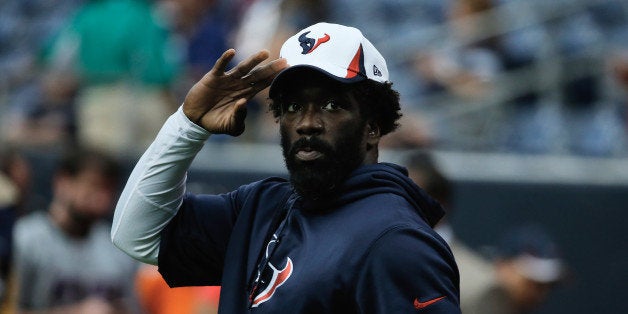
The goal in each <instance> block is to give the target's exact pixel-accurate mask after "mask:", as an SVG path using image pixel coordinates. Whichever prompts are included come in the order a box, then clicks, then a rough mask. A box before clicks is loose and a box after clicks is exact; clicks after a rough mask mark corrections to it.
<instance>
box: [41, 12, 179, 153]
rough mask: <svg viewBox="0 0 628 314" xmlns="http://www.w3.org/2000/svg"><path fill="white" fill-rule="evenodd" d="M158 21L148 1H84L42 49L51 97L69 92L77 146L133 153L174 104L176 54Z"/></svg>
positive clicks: (165, 27) (145, 143) (145, 142)
mask: <svg viewBox="0 0 628 314" xmlns="http://www.w3.org/2000/svg"><path fill="white" fill-rule="evenodd" d="M164 20H165V19H164ZM163 22H164V21H162V20H160V19H159V18H158V15H157V14H156V10H155V8H154V4H153V3H152V1H144V0H88V1H85V2H84V3H83V4H82V5H81V6H80V7H79V8H78V11H77V12H76V14H75V15H74V16H73V17H72V18H71V19H69V20H68V21H67V23H66V24H65V25H64V27H63V29H62V30H61V31H60V32H59V34H58V35H57V36H56V37H55V38H54V40H52V43H51V44H50V45H49V46H48V48H47V49H46V51H45V57H44V59H45V62H46V69H45V71H46V76H47V77H48V79H47V82H48V83H50V85H52V86H53V87H51V88H47V90H48V91H49V97H75V99H76V101H75V102H74V105H75V108H76V125H77V130H76V131H77V132H76V133H77V141H78V143H79V144H80V145H81V146H83V147H95V148H97V149H99V150H102V151H104V152H107V153H109V154H112V155H114V156H116V157H135V156H136V155H139V154H140V153H141V151H143V149H145V148H146V147H147V146H148V144H150V141H151V140H152V138H153V135H154V133H155V132H156V131H157V130H159V127H160V126H161V124H162V123H163V121H165V119H166V118H167V117H168V115H169V114H171V113H172V111H174V109H175V107H176V103H177V102H176V101H174V99H172V94H171V87H172V83H173V81H174V79H175V78H176V77H177V75H179V72H180V66H181V57H180V56H181V55H182V53H181V51H180V48H179V47H178V46H177V45H176V43H175V41H174V38H173V35H172V31H171V29H170V28H169V27H170V25H167V24H166V25H164V23H163ZM60 91H62V92H63V93H64V94H65V95H57V94H58V93H59V92H60ZM74 94H75V95H74Z"/></svg>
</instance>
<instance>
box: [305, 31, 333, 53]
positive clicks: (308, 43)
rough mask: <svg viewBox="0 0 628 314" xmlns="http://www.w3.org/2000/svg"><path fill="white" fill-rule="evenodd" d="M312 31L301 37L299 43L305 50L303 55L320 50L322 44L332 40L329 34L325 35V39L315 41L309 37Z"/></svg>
mask: <svg viewBox="0 0 628 314" xmlns="http://www.w3.org/2000/svg"><path fill="white" fill-rule="evenodd" d="M309 33H310V31H307V32H305V33H303V34H301V35H300V36H299V42H300V43H301V44H300V45H301V48H303V51H302V52H301V54H304V55H306V54H308V53H310V52H312V51H314V49H316V48H318V46H320V45H321V44H322V43H326V42H328V41H329V39H330V38H331V37H330V36H329V35H328V34H327V33H326V34H325V35H323V37H319V38H318V39H314V38H311V37H307V34H309Z"/></svg>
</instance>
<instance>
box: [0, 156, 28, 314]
mask: <svg viewBox="0 0 628 314" xmlns="http://www.w3.org/2000/svg"><path fill="white" fill-rule="evenodd" d="M0 147H1V148H0V313H3V312H2V309H3V307H8V306H9V304H8V302H7V301H8V296H9V293H10V287H11V285H10V277H9V274H10V273H11V269H10V266H11V259H12V254H13V227H14V223H15V221H16V219H17V218H18V217H19V216H21V215H23V214H24V213H25V203H26V197H27V195H28V193H29V191H30V186H31V182H30V181H31V169H30V165H29V163H28V161H27V160H26V158H25V157H24V156H23V155H22V153H21V152H20V151H18V150H17V149H14V148H13V147H11V146H9V145H6V144H2V146H0Z"/></svg>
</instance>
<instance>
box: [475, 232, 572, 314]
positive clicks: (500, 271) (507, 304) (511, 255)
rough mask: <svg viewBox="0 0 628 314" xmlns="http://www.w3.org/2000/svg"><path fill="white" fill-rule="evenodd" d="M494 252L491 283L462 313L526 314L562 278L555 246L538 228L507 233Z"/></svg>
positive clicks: (561, 265)
mask: <svg viewBox="0 0 628 314" xmlns="http://www.w3.org/2000/svg"><path fill="white" fill-rule="evenodd" d="M496 253H497V254H496V256H495V260H494V278H493V280H494V281H493V282H492V283H491V284H488V285H485V286H484V288H482V289H479V291H477V292H478V293H476V294H474V298H473V299H474V300H473V302H472V304H471V306H470V307H468V308H465V314H523V313H530V312H532V311H533V310H535V309H536V308H537V307H538V306H540V305H541V304H542V303H543V302H544V301H545V300H546V299H547V296H548V294H549V292H550V290H551V289H552V288H553V287H554V286H556V284H558V283H559V282H561V281H563V280H564V279H565V274H566V271H565V265H564V262H563V261H562V259H561V258H560V256H559V253H558V248H557V246H556V243H555V242H554V241H553V240H552V239H551V237H550V236H549V235H548V234H547V233H546V232H545V230H544V229H543V228H541V227H539V226H538V225H534V224H529V225H522V226H519V227H517V228H514V229H512V230H510V231H509V232H508V233H507V234H506V235H505V236H504V237H503V238H502V240H501V242H500V243H499V246H498V248H497V252H496ZM467 309H468V311H467Z"/></svg>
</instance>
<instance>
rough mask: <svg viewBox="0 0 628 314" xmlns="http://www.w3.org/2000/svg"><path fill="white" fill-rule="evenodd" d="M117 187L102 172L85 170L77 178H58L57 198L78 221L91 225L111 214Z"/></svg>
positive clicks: (64, 176)
mask: <svg viewBox="0 0 628 314" xmlns="http://www.w3.org/2000/svg"><path fill="white" fill-rule="evenodd" d="M115 196H116V185H115V184H114V182H112V180H110V179H108V178H107V177H106V176H105V175H104V174H102V173H101V172H99V171H97V170H94V169H84V170H83V171H81V172H80V173H78V174H77V175H76V176H70V175H64V174H62V175H60V176H59V178H57V185H56V197H57V199H58V200H60V201H62V202H63V203H64V204H65V206H67V208H68V209H69V211H70V212H69V213H70V215H71V216H72V217H73V218H74V219H75V220H77V221H81V222H83V223H86V224H89V223H92V222H95V221H97V220H99V219H102V218H105V217H107V215H109V214H110V213H111V210H112V205H113V202H114V200H115Z"/></svg>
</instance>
